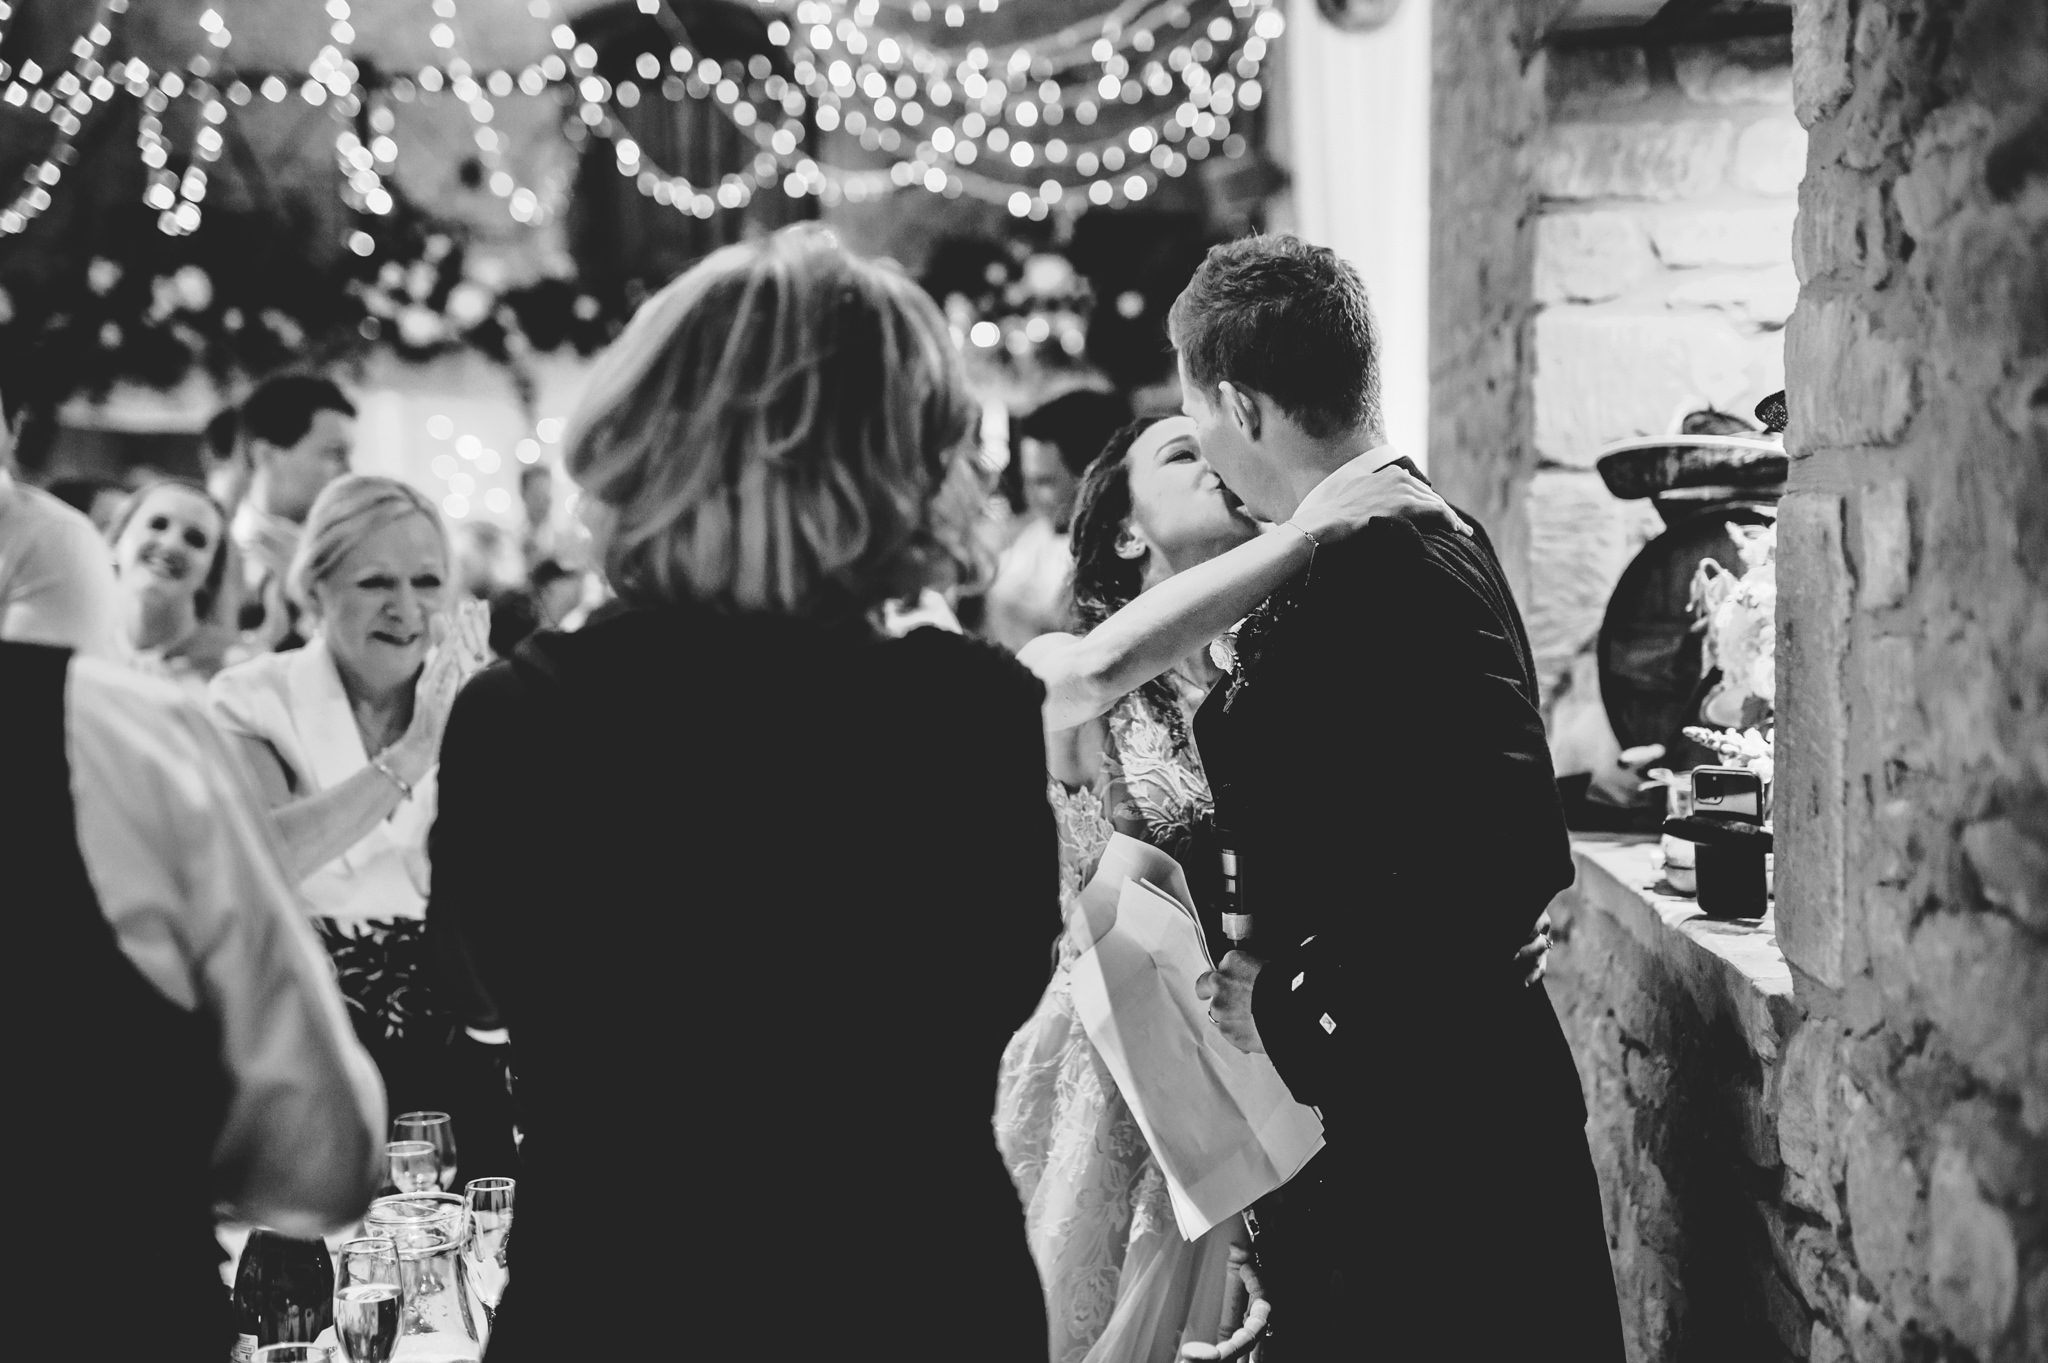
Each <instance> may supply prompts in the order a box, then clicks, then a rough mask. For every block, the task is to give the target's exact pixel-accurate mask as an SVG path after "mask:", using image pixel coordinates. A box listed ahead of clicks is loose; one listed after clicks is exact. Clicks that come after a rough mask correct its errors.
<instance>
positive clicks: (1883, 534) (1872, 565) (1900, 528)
mask: <svg viewBox="0 0 2048 1363" xmlns="http://www.w3.org/2000/svg"><path fill="white" fill-rule="evenodd" d="M1857 513H1858V519H1859V520H1860V521H1861V522H1862V529H1863V534H1862V536H1861V540H1862V545H1861V551H1860V552H1859V553H1858V554H1857V556H1856V577H1857V587H1858V591H1857V594H1856V600H1857V604H1858V605H1860V606H1862V607H1863V609H1865V610H1884V609H1886V608H1887V607H1891V606H1896V605H1898V604H1899V603H1900V602H1901V601H1904V600H1905V599H1906V589H1907V588H1908V587H1909V586H1911V585H1912V581H1913V507H1912V491H1911V489H1910V488H1909V487H1908V486H1907V484H1906V480H1905V479H1903V478H1893V479H1891V480H1889V481H1887V482H1883V483H1879V484H1877V485H1876V486H1875V487H1868V488H1865V489H1864V490H1863V492H1862V495H1861V496H1860V497H1858V498H1857Z"/></svg>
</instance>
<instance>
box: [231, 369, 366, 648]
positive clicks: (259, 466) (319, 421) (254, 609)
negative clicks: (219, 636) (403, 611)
mask: <svg viewBox="0 0 2048 1363" xmlns="http://www.w3.org/2000/svg"><path fill="white" fill-rule="evenodd" d="M355 419H356V409H355V404H354V403H352V402H350V401H349V400H348V396H347V395H346V394H345V393H343V392H342V391H341V389H340V388H339V387H338V386H337V385H336V384H335V383H334V381H333V380H332V379H328V378H323V377H321V376H319V375H317V374H280V375H277V376H276V377H274V378H269V379H265V380H264V381H263V382H262V383H260V384H258V385H257V386H256V391H255V392H253V393H251V394H249V397H248V400H247V401H245V402H243V403H242V405H241V408H240V420H239V423H238V425H239V432H240V437H241V441H242V445H243V448H244V449H245V450H246V452H247V456H248V467H249V488H248V495H247V496H245V497H244V498H243V499H242V504H241V505H240V506H239V507H237V508H235V513H234V520H233V522H232V523H231V524H230V526H229V531H228V533H229V536H230V537H231V538H232V539H233V540H234V542H235V547H236V548H237V549H238V550H240V551H241V555H242V571H243V586H244V591H243V594H242V622H241V623H242V628H243V629H244V630H246V631H251V632H253V633H254V634H255V635H256V636H257V637H258V638H259V639H261V640H262V641H263V642H266V643H268V644H270V645H271V646H272V647H274V648H277V649H280V650H282V649H288V648H297V647H298V646H299V645H300V644H302V643H304V642H305V640H304V638H302V637H301V636H300V634H299V632H298V608H297V607H296V606H294V605H293V604H292V603H291V602H290V601H289V600H288V599H287V597H286V596H285V590H284V582H285V572H286V570H287V569H288V568H289V567H290V566H291V561H292V555H293V554H295V553H297V552H298V547H299V532H300V530H301V529H302V528H304V526H305V523H306V514H307V513H308V512H310V511H311V510H312V509H313V501H314V499H315V498H317V497H318V496H319V495H320V493H321V491H322V490H323V489H325V488H326V486H327V485H328V484H329V483H331V482H333V481H334V480H335V479H336V478H339V477H340V476H341V475H342V474H344V473H347V472H348V460H349V450H350V449H351V447H353V445H354V444H355Z"/></svg>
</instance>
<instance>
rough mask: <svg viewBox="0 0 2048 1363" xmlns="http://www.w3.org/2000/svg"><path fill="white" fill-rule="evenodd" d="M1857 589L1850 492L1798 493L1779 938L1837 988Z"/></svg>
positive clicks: (1786, 504)
mask: <svg viewBox="0 0 2048 1363" xmlns="http://www.w3.org/2000/svg"><path fill="white" fill-rule="evenodd" d="M1849 590H1850V578H1849V565H1848V563H1847V561H1846V559H1845V558H1844V556H1843V553H1842V499H1841V498H1840V497H1839V496H1836V495H1834V494H1832V493H1818V492H1794V493H1791V494H1789V495H1788V496H1787V497H1786V498H1785V499H1784V501H1783V502H1781V503H1780V504H1779V507H1778V630H1777V651H1778V730H1777V732H1778V763H1777V769H1778V770H1777V788H1776V792H1775V794H1774V796H1773V801H1774V807H1775V809H1776V815H1775V822H1776V825H1777V836H1778V857H1777V863H1778V874H1777V896H1778V900H1777V917H1778V945H1779V946H1780V947H1782V948H1783V949H1784V952H1785V956H1786V959H1788V960H1789V961H1791V962H1792V964H1793V965H1795V966H1798V967H1799V968H1800V969H1801V970H1804V971H1805V972H1806V973H1807V974H1809V975H1811V976H1813V978H1815V979H1817V980H1819V981H1820V982H1821V983H1823V984H1825V985H1827V986H1829V987H1830V988H1834V989H1839V988H1841V986H1842V979H1843V974H1842V965H1843V942H1844V934H1843V906H1844V901H1845V898H1846V891H1847V862H1846V851H1847V838H1846V830H1845V811H1846V809H1847V806H1848V789H1847V780H1846V772H1847V744H1848V732H1847V730H1848V713H1847V709H1846V707H1845V706H1844V705H1843V685H1842V679H1843V659H1844V658H1845V657H1846V656H1847V652H1848V645H1849V617H1850V605H1849V599H1850V598H1849Z"/></svg>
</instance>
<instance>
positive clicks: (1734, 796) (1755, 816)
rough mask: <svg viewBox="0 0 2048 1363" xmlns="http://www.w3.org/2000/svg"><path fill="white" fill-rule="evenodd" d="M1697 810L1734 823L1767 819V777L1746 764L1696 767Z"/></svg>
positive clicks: (1695, 796) (1694, 769) (1694, 790)
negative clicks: (1764, 781) (1765, 812)
mask: <svg viewBox="0 0 2048 1363" xmlns="http://www.w3.org/2000/svg"><path fill="white" fill-rule="evenodd" d="M1692 804H1693V812H1694V813H1696V814H1699V815H1702V816H1704V817H1707V818H1711V819H1726V820H1728V821H1730V822H1732V823H1753V824H1760V823H1762V822H1763V821H1764V813H1763V810H1764V783H1763V778H1762V777H1760V776H1758V775H1757V774H1756V773H1755V772H1753V771H1750V770H1748V769H1747V768H1745V767H1694V768H1693V771H1692Z"/></svg>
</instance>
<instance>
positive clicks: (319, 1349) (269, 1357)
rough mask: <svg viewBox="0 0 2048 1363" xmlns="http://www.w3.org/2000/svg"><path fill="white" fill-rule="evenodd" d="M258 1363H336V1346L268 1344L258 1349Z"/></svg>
mask: <svg viewBox="0 0 2048 1363" xmlns="http://www.w3.org/2000/svg"><path fill="white" fill-rule="evenodd" d="M256 1363H334V1348H333V1346H332V1345H328V1344H266V1345H264V1346H263V1347H262V1348H260V1349H258V1350H257V1351H256Z"/></svg>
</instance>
